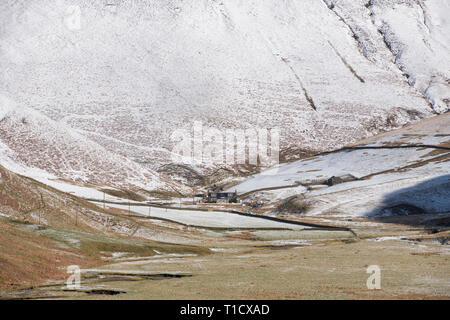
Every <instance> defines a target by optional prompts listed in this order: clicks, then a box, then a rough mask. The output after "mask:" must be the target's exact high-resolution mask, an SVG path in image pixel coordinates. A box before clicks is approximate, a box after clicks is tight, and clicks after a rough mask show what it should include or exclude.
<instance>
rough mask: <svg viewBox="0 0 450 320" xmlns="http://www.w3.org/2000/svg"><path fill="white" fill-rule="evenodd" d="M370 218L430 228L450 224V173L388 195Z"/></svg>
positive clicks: (449, 225) (367, 215) (369, 213)
mask: <svg viewBox="0 0 450 320" xmlns="http://www.w3.org/2000/svg"><path fill="white" fill-rule="evenodd" d="M366 217H369V218H372V219H376V220H379V221H381V222H387V223H399V224H406V225H414V226H420V227H426V228H449V227H450V174H448V175H443V176H439V177H435V178H433V179H430V180H426V181H424V182H421V183H419V184H417V185H415V186H412V187H408V188H404V189H400V190H396V191H394V192H392V193H389V194H387V195H386V196H385V197H384V199H383V204H382V205H381V206H380V207H378V208H376V209H374V210H372V211H369V212H368V213H367V214H366Z"/></svg>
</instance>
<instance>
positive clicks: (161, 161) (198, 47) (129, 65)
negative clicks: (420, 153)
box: [0, 0, 449, 189]
mask: <svg viewBox="0 0 450 320" xmlns="http://www.w3.org/2000/svg"><path fill="white" fill-rule="evenodd" d="M73 5H77V6H78V7H73ZM447 7H448V4H447V2H446V1H444V0H429V1H426V3H422V2H417V1H413V0H410V1H370V2H364V1H342V0H341V1H337V0H336V1H334V0H333V1H331V0H326V1H316V0H302V1H283V2H279V1H274V0H265V1H245V2H238V1H232V0H227V1H207V0H204V1H192V0H190V1H157V2H154V1H119V0H115V1H112V0H111V1H86V0H85V1H77V2H76V3H75V2H73V1H68V0H60V1H41V0H32V1H9V0H8V1H3V2H2V3H1V4H0V12H1V13H0V15H1V19H0V21H1V22H0V39H1V41H0V43H1V44H0V70H1V74H0V93H1V94H3V95H4V96H6V97H8V98H10V99H11V100H13V101H14V103H15V104H16V105H17V106H19V107H21V106H25V107H27V108H30V109H32V110H33V111H34V112H36V114H39V116H36V117H37V118H39V119H44V117H45V119H46V120H45V121H44V120H43V121H42V122H41V124H40V125H39V128H34V127H33V128H30V129H29V130H28V129H27V130H24V129H23V128H24V126H26V123H22V122H21V120H20V119H22V117H21V116H20V114H18V113H20V112H22V111H17V110H16V111H14V112H15V113H16V119H15V120H11V119H10V120H7V121H2V122H0V130H2V132H3V134H2V136H1V137H0V140H1V141H2V142H3V143H5V144H6V145H7V146H8V147H9V148H10V149H11V151H12V153H13V154H12V155H11V157H15V158H16V159H19V161H20V162H21V163H24V164H25V165H27V166H31V165H32V166H36V167H37V168H40V169H44V170H47V169H48V170H50V171H51V172H52V173H53V172H54V173H56V175H57V176H62V177H65V178H68V177H69V176H70V175H72V176H80V177H88V178H87V179H86V181H91V182H96V181H99V180H102V178H101V177H95V175H98V176H101V175H102V174H103V171H107V170H108V169H105V166H104V164H103V163H101V162H99V161H93V162H92V165H89V166H86V167H79V166H72V165H63V164H67V163H74V162H77V161H78V160H79V159H78V156H79V153H78V152H76V153H74V152H68V150H67V148H66V147H64V146H63V144H64V143H65V142H62V141H63V140H66V139H62V137H61V135H71V136H74V135H76V139H77V140H80V141H81V140H83V139H86V141H88V143H86V144H85V145H86V146H87V145H89V146H92V148H94V149H95V150H96V151H95V152H94V153H100V154H103V153H105V154H107V155H108V156H107V159H108V163H111V162H113V161H114V160H110V159H112V158H114V157H116V159H121V160H120V161H123V159H124V158H126V159H127V160H126V161H123V162H124V163H125V162H126V163H127V165H126V166H127V167H130V168H132V169H130V170H131V171H136V170H138V171H142V172H146V170H149V169H153V170H155V169H156V170H157V169H158V168H160V167H161V166H163V165H166V164H167V163H169V162H170V161H171V151H172V148H173V142H172V141H171V139H170V136H171V133H172V132H173V131H174V130H176V129H178V128H181V127H186V128H191V126H192V122H193V121H194V119H195V120H198V121H202V122H203V124H204V125H205V126H211V127H217V128H219V129H225V128H246V127H260V128H276V127H278V128H280V130H281V154H282V155H283V153H290V155H291V156H293V157H296V156H298V152H297V151H296V150H303V151H305V150H306V151H308V150H309V151H323V150H329V149H332V148H336V147H340V146H342V145H345V144H347V143H351V142H353V141H356V140H358V139H360V138H363V137H366V136H370V135H372V134H375V133H377V132H379V131H380V130H387V129H391V128H396V127H399V126H402V125H404V124H407V123H409V122H411V121H417V120H419V119H421V118H426V117H429V116H431V115H432V114H433V113H435V112H444V111H446V110H447V109H448V83H447V82H448V69H449V68H448V67H447V66H446V63H447V61H448V59H447V57H448V32H446V30H448V22H447V19H446V17H445V15H443V12H445V11H446V9H447ZM77 14H79V18H80V19H79V22H80V23H79V25H77V23H74V22H73V19H74V15H75V16H76V15H77ZM1 108H2V109H5V108H7V107H5V106H4V105H2V107H1ZM0 115H2V116H4V115H5V111H4V110H1V111H0ZM24 117H25V119H26V115H24ZM17 120H18V121H17ZM12 121H15V122H14V123H12ZM55 126H59V127H64V128H67V129H64V130H63V131H64V132H61V131H58V134H57V136H58V137H61V138H58V139H56V140H55V141H54V147H55V148H57V149H60V150H63V151H62V152H61V153H58V152H51V155H49V154H48V152H40V153H39V154H35V156H36V157H37V159H35V160H33V161H32V162H33V163H30V160H29V159H28V160H26V159H25V160H24V159H23V158H29V156H25V155H24V154H22V152H23V151H24V150H26V149H27V148H28V147H31V145H33V146H32V147H33V148H34V147H37V148H39V149H40V150H42V149H44V148H47V147H46V146H45V143H44V144H42V145H41V142H42V141H36V139H35V136H42V133H41V131H44V132H47V131H51V130H54V127H55ZM5 131H7V132H8V134H5V133H4V132H5ZM69 131H70V132H71V133H70V134H69V133H68V132H69ZM11 136H13V137H14V139H11V138H10V137H11ZM69 140H70V139H69ZM61 143H62V144H61ZM17 145H20V149H21V150H17ZM20 158H22V159H20ZM49 162H53V165H52V168H50V169H49V168H47V165H44V163H45V164H48V163H49ZM110 167H111V166H110V165H109V164H108V165H106V168H110ZM142 167H145V169H141V168H142ZM197 169H199V170H200V172H201V171H202V168H197ZM69 171H72V172H69ZM119 171H120V170H119ZM68 172H69V173H68ZM147 172H149V173H148V174H147V173H145V174H143V175H144V176H145V177H146V179H147V180H152V181H154V183H153V184H152V183H150V184H149V185H147V186H143V184H142V181H140V182H138V183H136V184H138V185H139V187H145V188H146V189H151V188H158V187H159V186H158V184H159V182H158V180H159V178H158V177H157V176H154V175H153V174H152V173H150V171H147ZM124 178H125V176H124V175H122V174H120V173H118V174H117V175H116V176H115V177H114V179H113V182H114V183H115V184H117V183H120V182H124ZM108 179H109V178H108ZM133 179H134V178H133ZM134 180H139V178H136V179H134Z"/></svg>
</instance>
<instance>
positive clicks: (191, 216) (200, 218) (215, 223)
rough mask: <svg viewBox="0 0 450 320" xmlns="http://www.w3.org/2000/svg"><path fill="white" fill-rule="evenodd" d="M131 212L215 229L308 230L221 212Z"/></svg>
mask: <svg viewBox="0 0 450 320" xmlns="http://www.w3.org/2000/svg"><path fill="white" fill-rule="evenodd" d="M108 206H109V207H114V208H120V209H124V210H128V206H127V205H119V204H108ZM131 211H133V212H138V213H141V214H143V215H147V216H149V217H155V218H163V219H169V220H172V221H176V222H180V223H183V224H187V225H193V226H202V227H213V228H286V229H292V230H302V229H307V228H306V227H304V226H301V225H294V224H288V223H281V222H276V221H270V220H266V219H262V218H253V217H247V216H241V215H237V214H233V213H227V212H220V211H194V210H173V209H165V208H157V207H151V208H150V212H149V208H148V207H144V206H133V205H131Z"/></svg>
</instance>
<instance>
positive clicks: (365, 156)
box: [230, 113, 450, 216]
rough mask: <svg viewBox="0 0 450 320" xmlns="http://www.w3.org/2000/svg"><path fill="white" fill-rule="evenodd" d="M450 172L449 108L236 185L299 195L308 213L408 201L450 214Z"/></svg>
mask: <svg viewBox="0 0 450 320" xmlns="http://www.w3.org/2000/svg"><path fill="white" fill-rule="evenodd" d="M449 173H450V114H449V113H446V114H444V115H440V116H437V117H434V118H432V119H428V120H425V121H422V122H420V123H417V124H414V125H411V126H408V127H405V128H402V129H399V130H395V131H392V132H388V133H384V134H380V135H378V136H375V137H373V138H369V139H366V140H363V141H360V142H359V143H358V144H357V145H354V146H349V147H348V148H345V149H344V150H341V151H336V152H331V153H326V154H322V155H318V156H316V157H312V158H310V159H304V160H299V161H296V162H293V163H290V164H286V165H281V166H279V167H278V168H274V169H271V170H268V171H266V172H263V173H261V174H257V175H254V176H252V177H250V178H249V179H247V180H245V181H244V182H242V183H240V184H238V185H237V186H234V187H232V188H230V191H232V190H237V191H238V192H239V193H241V194H243V193H249V194H251V193H253V195H252V196H253V197H254V198H256V199H264V200H265V201H266V202H267V203H268V204H270V203H272V204H276V203H278V202H279V201H280V200H285V199H290V197H295V198H296V200H294V201H297V202H298V203H299V207H301V206H303V207H304V209H305V211H306V212H302V209H299V211H298V213H304V214H308V215H324V214H325V215H334V216H373V215H382V214H387V215H389V214H390V213H389V212H388V211H389V210H388V209H389V208H391V207H396V206H399V205H402V206H404V205H405V204H406V205H408V206H414V207H417V208H420V209H421V210H424V212H426V213H433V214H437V213H445V214H449V213H450V175H449ZM330 179H331V180H330ZM300 203H301V204H302V205H301V206H300ZM306 208H307V210H306Z"/></svg>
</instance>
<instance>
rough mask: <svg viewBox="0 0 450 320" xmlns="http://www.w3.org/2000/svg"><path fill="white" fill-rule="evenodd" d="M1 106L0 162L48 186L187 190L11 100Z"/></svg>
mask: <svg viewBox="0 0 450 320" xmlns="http://www.w3.org/2000/svg"><path fill="white" fill-rule="evenodd" d="M1 107H2V110H3V111H5V110H8V109H9V111H8V112H4V113H3V117H2V118H1V119H0V135H1V137H2V139H1V142H0V151H1V154H0V161H1V163H2V164H3V165H4V166H5V167H7V168H8V169H11V170H13V171H15V172H18V173H21V174H24V175H27V176H30V177H33V178H35V179H37V180H39V181H42V182H44V183H47V184H51V183H50V182H49V180H54V179H57V178H59V179H65V180H69V181H73V182H80V183H89V184H91V185H97V186H117V187H126V188H131V189H137V188H143V189H146V190H155V189H160V190H169V191H172V192H173V191H175V190H183V189H184V188H183V187H181V186H179V185H177V184H176V183H174V182H171V181H170V180H169V179H164V178H162V177H160V176H159V174H158V173H155V172H153V171H152V170H150V169H148V168H144V167H142V166H141V165H139V164H137V163H134V162H133V161H131V160H130V159H127V158H125V157H122V156H120V155H119V154H116V153H112V152H110V151H108V150H106V149H105V148H103V147H101V146H100V145H98V144H97V143H95V142H92V141H90V140H89V139H87V138H86V137H84V136H82V135H80V134H78V133H77V132H76V131H74V130H73V129H71V128H70V127H67V126H65V125H64V124H62V123H57V122H55V121H53V120H51V119H49V118H48V117H46V116H44V115H42V114H40V113H39V112H36V111H34V110H33V109H30V108H27V107H18V106H14V103H13V102H12V101H10V100H9V99H7V98H2V104H1ZM184 191H186V190H184Z"/></svg>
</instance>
